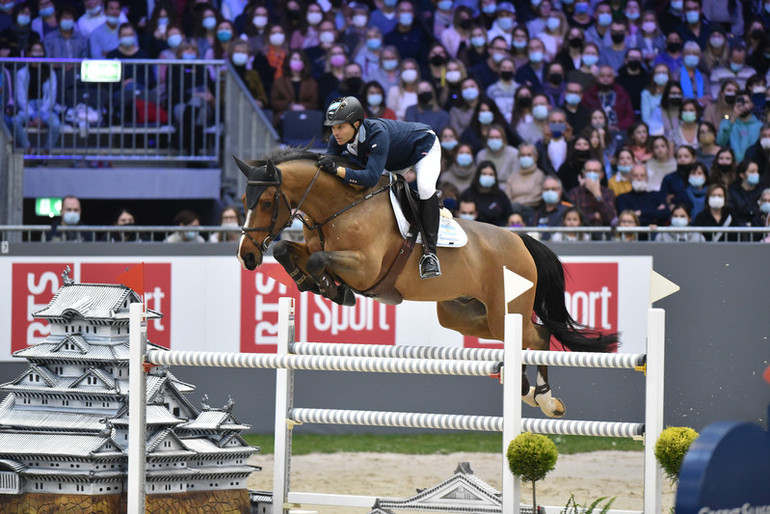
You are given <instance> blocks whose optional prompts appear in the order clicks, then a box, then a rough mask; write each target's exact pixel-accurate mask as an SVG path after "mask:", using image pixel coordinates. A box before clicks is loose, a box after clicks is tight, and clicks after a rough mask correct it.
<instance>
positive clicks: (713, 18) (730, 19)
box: [701, 0, 764, 34]
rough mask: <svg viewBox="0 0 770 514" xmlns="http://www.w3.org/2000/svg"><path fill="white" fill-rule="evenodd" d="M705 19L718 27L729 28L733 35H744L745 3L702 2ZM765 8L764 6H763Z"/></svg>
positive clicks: (705, 0) (730, 1)
mask: <svg viewBox="0 0 770 514" xmlns="http://www.w3.org/2000/svg"><path fill="white" fill-rule="evenodd" d="M701 4H702V5H701V12H702V14H703V17H704V18H705V19H707V20H709V21H710V22H711V24H712V27H713V26H714V25H716V26H729V27H730V32H731V33H733V34H743V28H744V21H743V20H744V19H743V5H742V4H743V2H738V1H736V0H728V1H727V2H725V0H702V2H701ZM763 6H764V5H763Z"/></svg>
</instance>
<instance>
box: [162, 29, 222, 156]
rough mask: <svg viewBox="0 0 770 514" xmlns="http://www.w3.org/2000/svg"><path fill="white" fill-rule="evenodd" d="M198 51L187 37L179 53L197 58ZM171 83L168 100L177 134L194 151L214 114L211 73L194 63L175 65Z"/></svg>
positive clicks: (171, 74)
mask: <svg viewBox="0 0 770 514" xmlns="http://www.w3.org/2000/svg"><path fill="white" fill-rule="evenodd" d="M197 52H198V48H197V47H196V46H195V42H194V41H185V42H184V43H182V44H180V45H179V48H178V49H177V56H178V58H179V59H186V60H195V59H197V58H198V54H197ZM169 84H172V87H170V88H169V90H168V104H169V105H170V106H171V109H172V113H173V119H174V122H175V126H176V127H177V128H178V131H177V135H176V137H182V138H183V141H182V143H181V144H182V147H183V148H185V149H187V150H188V151H194V146H199V145H200V144H201V142H202V141H204V137H203V129H204V128H205V127H206V126H208V124H209V122H210V121H211V120H212V119H213V116H214V107H213V106H214V95H213V94H212V93H211V91H210V89H209V84H208V74H207V73H206V72H205V71H204V69H203V67H202V66H196V65H194V64H190V65H184V66H179V65H177V66H173V67H172V68H171V69H170V71H169ZM178 144H179V142H176V144H175V145H174V146H176V145H178Z"/></svg>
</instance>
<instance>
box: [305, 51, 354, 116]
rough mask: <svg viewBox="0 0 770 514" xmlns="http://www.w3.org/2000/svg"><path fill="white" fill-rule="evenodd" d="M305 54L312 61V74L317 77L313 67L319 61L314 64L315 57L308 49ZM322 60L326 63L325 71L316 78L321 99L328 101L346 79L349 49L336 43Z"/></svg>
mask: <svg viewBox="0 0 770 514" xmlns="http://www.w3.org/2000/svg"><path fill="white" fill-rule="evenodd" d="M305 54H306V55H307V57H308V61H310V76H312V77H315V74H314V73H313V68H314V67H316V65H317V64H318V61H317V60H316V63H315V64H314V62H313V57H312V56H311V54H310V52H309V51H308V50H306V51H305ZM322 61H323V62H324V63H325V64H324V67H323V73H321V75H320V76H319V77H318V79H316V80H317V82H318V98H319V101H326V100H327V99H329V98H332V94H333V91H334V90H335V89H337V88H338V87H339V85H340V82H342V81H343V80H345V66H346V65H347V64H348V58H347V49H346V48H345V47H344V46H343V45H341V44H339V43H334V44H332V45H331V47H329V50H328V52H327V53H326V54H325V55H324V56H323V59H322ZM332 99H333V98H332ZM327 105H328V104H327Z"/></svg>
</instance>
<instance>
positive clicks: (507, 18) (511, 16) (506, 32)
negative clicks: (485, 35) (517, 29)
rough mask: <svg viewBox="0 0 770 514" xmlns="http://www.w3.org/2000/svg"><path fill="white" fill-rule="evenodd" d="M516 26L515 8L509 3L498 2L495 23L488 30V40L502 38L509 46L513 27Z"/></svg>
mask: <svg viewBox="0 0 770 514" xmlns="http://www.w3.org/2000/svg"><path fill="white" fill-rule="evenodd" d="M515 24H516V8H515V7H514V6H513V4H512V3H510V2H500V3H499V4H498V5H497V11H495V21H494V22H492V27H491V28H490V29H489V39H490V40H494V39H496V38H498V37H500V38H503V40H504V41H505V44H506V45H508V46H510V45H511V40H512V38H513V27H514V25H515Z"/></svg>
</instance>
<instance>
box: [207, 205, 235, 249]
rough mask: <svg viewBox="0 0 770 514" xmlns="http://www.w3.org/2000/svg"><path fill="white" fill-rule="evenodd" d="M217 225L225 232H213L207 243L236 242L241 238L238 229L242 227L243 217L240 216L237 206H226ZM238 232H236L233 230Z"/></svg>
mask: <svg viewBox="0 0 770 514" xmlns="http://www.w3.org/2000/svg"><path fill="white" fill-rule="evenodd" d="M219 224H220V225H221V226H222V228H223V229H228V230H227V231H222V232H214V233H213V234H211V236H210V237H209V243H223V242H227V241H230V242H232V241H238V240H240V238H241V231H240V228H241V227H242V226H243V217H242V216H241V211H240V206H239V205H228V206H227V207H225V209H224V210H223V211H222V215H221V216H220V219H219ZM236 229H237V230H238V231H237V232H236V231H235V230H236Z"/></svg>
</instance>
